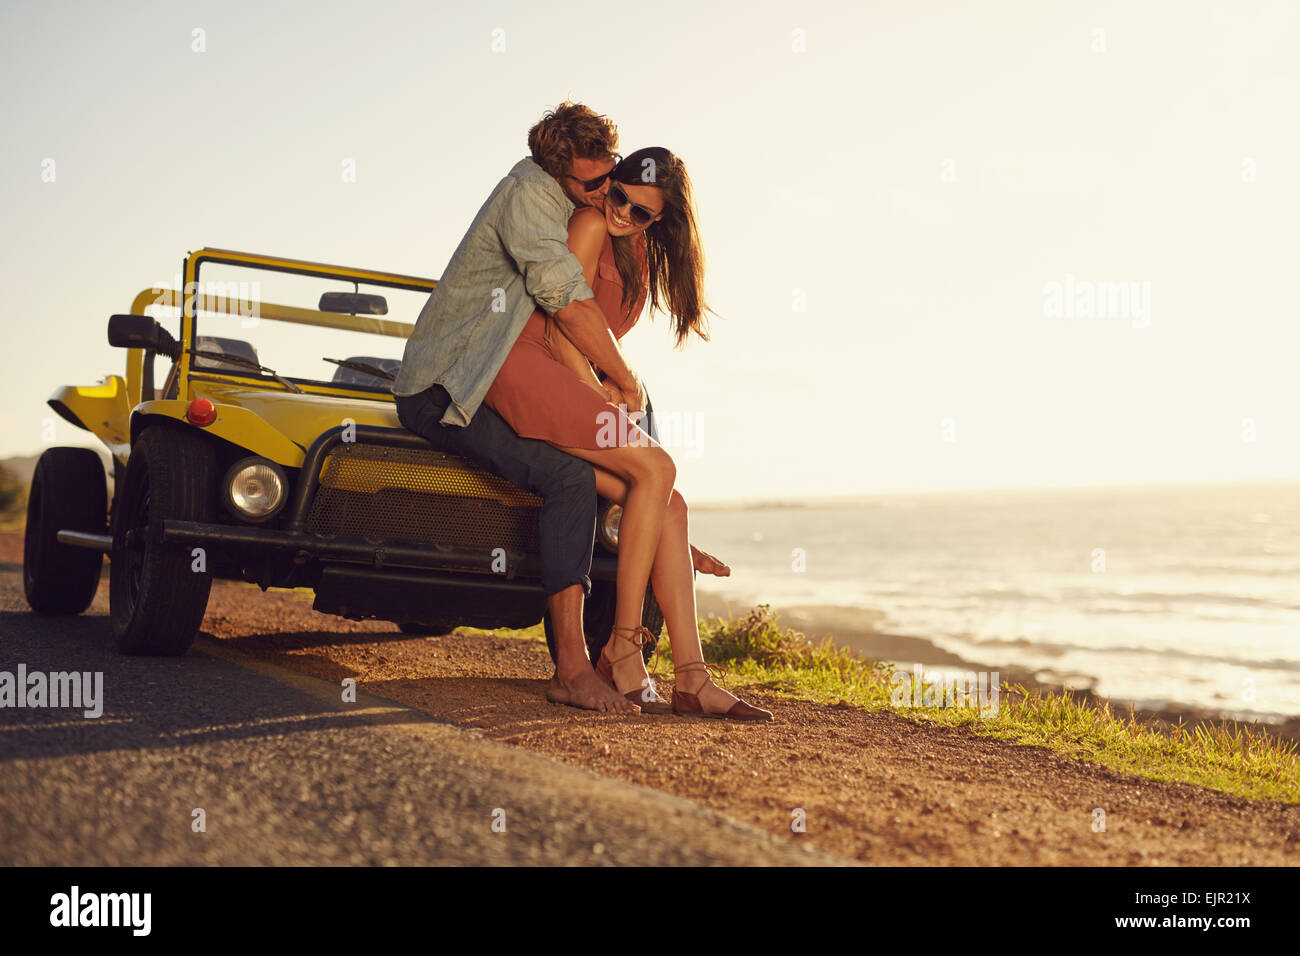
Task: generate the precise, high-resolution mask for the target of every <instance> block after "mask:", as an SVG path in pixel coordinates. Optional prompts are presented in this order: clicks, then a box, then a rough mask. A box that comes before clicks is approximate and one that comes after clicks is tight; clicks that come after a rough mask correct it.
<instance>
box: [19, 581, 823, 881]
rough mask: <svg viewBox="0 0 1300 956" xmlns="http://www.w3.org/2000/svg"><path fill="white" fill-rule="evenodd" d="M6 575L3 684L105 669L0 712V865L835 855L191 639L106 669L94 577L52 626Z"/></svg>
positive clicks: (117, 659)
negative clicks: (14, 678)
mask: <svg viewBox="0 0 1300 956" xmlns="http://www.w3.org/2000/svg"><path fill="white" fill-rule="evenodd" d="M20 573H21V569H20V568H18V567H16V566H15V565H14V564H12V563H7V564H4V563H0V671H8V672H10V673H16V672H17V667H18V665H19V664H20V663H21V664H25V665H26V668H27V671H28V673H31V672H35V671H41V672H47V673H48V672H53V671H92V672H95V671H99V672H102V673H103V698H104V707H103V715H102V716H101V717H99V718H97V719H91V718H86V717H84V716H83V715H82V712H81V711H80V710H70V709H63V710H57V709H50V708H46V709H28V708H23V709H12V708H8V707H6V708H0V864H4V865H13V864H39V865H48V864H70V865H72V864H75V865H173V864H244V865H247V864H253V865H258V864H376V865H387V864H398V865H406V864H584V865H585V864H650V865H682V864H685V865H692V864H710V863H722V864H759V865H763V864H770V865H791V864H809V863H813V864H826V863H831V864H837V863H844V862H846V861H845V860H844V859H842V858H839V857H832V856H827V855H824V854H821V853H818V852H816V851H813V850H811V849H810V848H808V847H807V846H806V845H803V844H795V843H793V842H791V841H785V840H779V839H773V838H772V837H770V836H768V835H766V834H763V833H761V832H759V831H758V830H756V829H753V828H750V827H747V826H743V825H741V824H738V823H735V822H733V821H730V820H728V819H727V818H725V817H722V816H720V815H718V814H716V813H714V812H711V811H706V810H704V809H701V808H700V807H698V806H697V805H695V804H693V803H690V802H688V801H685V800H682V799H679V798H677V797H672V796H668V795H666V794H663V793H660V792H658V791H654V790H649V789H645V788H642V787H638V786H634V785H632V784H628V783H624V782H621V781H616V780H611V779H608V778H605V777H601V776H598V775H596V774H592V773H589V772H587V771H584V770H581V769H578V768H575V767H570V766H566V765H564V764H560V763H557V762H554V761H552V760H549V759H546V758H544V757H540V756H538V755H536V754H532V753H529V752H527V751H524V750H519V749H516V748H512V747H509V746H506V745H504V744H499V743H495V742H493V741H489V740H486V739H484V738H482V737H480V736H478V735H477V734H475V733H474V732H473V731H470V730H466V729H463V728H460V727H456V726H453V725H451V724H445V723H441V722H438V721H435V720H433V719H431V718H429V717H427V716H426V715H424V714H422V713H419V712H418V711H414V710H410V709H408V708H405V707H401V706H398V705H396V704H393V703H392V702H390V701H385V700H382V699H380V698H376V697H372V696H369V695H366V694H359V695H358V699H357V702H356V703H344V702H343V701H342V700H341V696H342V695H341V692H340V688H339V687H337V686H335V685H333V684H329V683H326V682H323V681H319V680H316V679H314V678H310V677H305V676H303V675H301V674H297V673H294V672H291V671H287V670H283V669H281V668H277V667H274V666H272V665H268V664H266V663H264V662H260V661H255V660H253V659H251V658H247V657H245V656H243V655H240V654H238V653H237V652H234V651H230V650H228V649H227V648H224V647H222V646H221V645H220V644H218V642H216V641H213V640H210V639H207V638H201V639H200V640H199V642H197V643H196V645H195V647H194V649H192V650H191V651H190V653H189V654H187V655H186V656H185V657H183V658H180V659H172V660H165V659H156V658H125V657H121V656H119V655H117V654H116V653H115V652H114V651H113V650H112V649H111V648H110V647H109V644H108V620H107V617H106V614H107V610H108V608H107V593H106V591H107V575H105V580H104V581H102V582H101V586H100V593H99V595H98V596H97V597H96V599H95V604H94V605H93V606H92V608H91V609H90V610H89V611H88V612H87V613H86V614H85V615H82V616H81V617H76V618H59V619H49V618H41V617H38V616H36V615H34V614H32V613H31V612H30V611H29V610H28V609H27V605H26V602H25V601H24V599H23V595H22V583H21V578H20V577H19V575H20ZM196 809H201V810H202V811H203V813H204V818H205V822H206V830H205V831H204V832H195V831H194V829H193V822H194V820H195V816H194V811H195V810H196ZM494 820H496V821H497V827H496V828H495V829H494ZM502 822H503V823H504V832H498V831H499V830H500V824H501V823H502Z"/></svg>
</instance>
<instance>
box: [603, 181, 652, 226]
mask: <svg viewBox="0 0 1300 956" xmlns="http://www.w3.org/2000/svg"><path fill="white" fill-rule="evenodd" d="M611 172H612V170H611ZM605 202H607V203H613V204H614V208H615V209H622V208H623V207H624V206H630V207H631V208H630V209H629V210H628V218H629V219H631V220H632V224H633V225H635V226H648V225H650V223H652V222H654V221H655V217H656V216H658V215H659V213H657V212H655V211H654V210H653V209H647V208H646V207H645V206H640V205H637V204H636V203H634V202H632V200H631V199H629V198H628V195H627V193H625V192H624V191H623V187H622V186H620V185H619V184H618V183H610V184H609V195H607V196H606V197H605Z"/></svg>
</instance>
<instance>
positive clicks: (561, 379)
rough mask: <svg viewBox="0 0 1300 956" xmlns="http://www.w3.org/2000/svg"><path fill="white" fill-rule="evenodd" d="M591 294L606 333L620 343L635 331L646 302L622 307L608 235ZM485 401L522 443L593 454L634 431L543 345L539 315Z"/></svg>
mask: <svg viewBox="0 0 1300 956" xmlns="http://www.w3.org/2000/svg"><path fill="white" fill-rule="evenodd" d="M591 291H592V292H593V293H595V296H596V304H597V305H599V306H600V309H601V311H602V312H604V313H605V319H606V320H607V321H608V322H609V327H610V331H612V332H613V333H614V337H615V338H619V339H621V338H622V337H623V336H624V335H625V334H626V333H627V331H628V329H630V328H632V326H634V325H636V321H637V319H638V318H639V317H640V315H641V309H642V307H643V306H644V305H645V298H646V296H645V291H644V290H642V293H641V297H640V299H639V300H638V301H636V302H634V303H633V304H632V307H631V308H630V309H629V308H625V307H624V306H623V280H622V278H621V277H620V276H619V274H618V267H617V266H616V265H615V263H614V243H613V241H612V240H611V238H610V236H609V233H606V234H605V244H604V246H603V247H602V248H601V251H600V258H599V259H598V260H597V262H596V276H595V281H594V282H593V283H592V286H591ZM560 335H563V333H562V332H561V331H560V330H559V328H558V327H553V328H552V329H551V337H552V339H554V338H556V337H558V336H560ZM483 401H484V402H485V403H486V404H487V405H488V406H489V407H491V408H493V409H495V410H496V412H497V414H499V415H500V416H501V417H502V418H504V419H505V420H506V421H507V422H509V423H510V427H511V428H513V429H514V430H515V431H516V432H517V433H518V434H519V435H521V436H523V437H524V438H540V439H541V440H543V441H548V442H551V443H552V444H555V445H561V446H564V447H567V448H590V449H593V450H595V449H600V448H609V447H611V446H612V445H614V444H624V443H626V442H627V441H628V440H629V437H630V436H634V434H635V433H634V432H633V431H632V429H635V428H636V427H637V426H636V425H633V424H631V423H630V422H629V421H628V420H627V418H626V416H625V414H624V413H623V411H622V409H620V408H618V407H617V406H616V405H613V404H611V403H609V402H607V401H605V400H604V399H602V398H601V396H600V394H599V393H598V392H597V391H596V390H595V389H593V388H592V387H591V386H590V385H587V384H585V383H584V382H583V381H582V380H581V379H580V378H578V376H577V373H575V372H574V371H573V370H572V369H570V368H569V367H568V366H567V365H564V364H563V363H561V362H560V360H559V359H557V358H556V357H555V355H554V353H553V352H552V351H551V347H550V345H549V344H548V343H547V341H546V313H545V312H543V311H541V310H540V309H539V310H537V311H535V312H533V314H532V315H531V316H529V318H528V323H527V324H526V325H525V326H524V330H523V332H521V333H520V334H519V338H518V339H516V340H515V344H514V346H513V347H512V348H511V349H510V353H509V354H508V355H507V356H506V360H505V363H504V364H503V365H502V366H501V370H500V371H499V372H497V377H496V379H495V380H494V381H493V382H492V387H491V388H489V389H488V392H487V395H486V396H485V397H484V399H483ZM611 415H612V416H614V417H613V418H611V417H610V416H611ZM615 423H617V424H615ZM615 428H617V431H615ZM611 438H613V439H614V440H613V441H611Z"/></svg>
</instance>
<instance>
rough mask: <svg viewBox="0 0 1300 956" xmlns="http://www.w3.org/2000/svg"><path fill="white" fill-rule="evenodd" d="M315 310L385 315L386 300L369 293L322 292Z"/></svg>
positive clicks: (386, 312) (386, 310) (345, 313)
mask: <svg viewBox="0 0 1300 956" xmlns="http://www.w3.org/2000/svg"><path fill="white" fill-rule="evenodd" d="M316 310H317V311H318V312H341V313H343V314H344V315H387V314H388V300H387V299H385V298H384V297H383V296H382V295H374V294H373V293H370V292H323V293H321V297H320V303H319V304H318V305H317V306H316Z"/></svg>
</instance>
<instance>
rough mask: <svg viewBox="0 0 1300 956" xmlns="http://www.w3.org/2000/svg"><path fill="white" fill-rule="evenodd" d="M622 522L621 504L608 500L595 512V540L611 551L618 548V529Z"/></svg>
mask: <svg viewBox="0 0 1300 956" xmlns="http://www.w3.org/2000/svg"><path fill="white" fill-rule="evenodd" d="M622 523H623V506H622V505H616V504H614V503H613V502H609V503H608V504H606V505H605V506H604V507H603V508H601V509H600V511H598V512H597V513H596V540H597V541H599V542H600V543H601V544H603V545H604V546H605V547H606V548H608V549H609V550H611V551H617V550H618V529H619V525H621V524H622Z"/></svg>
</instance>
